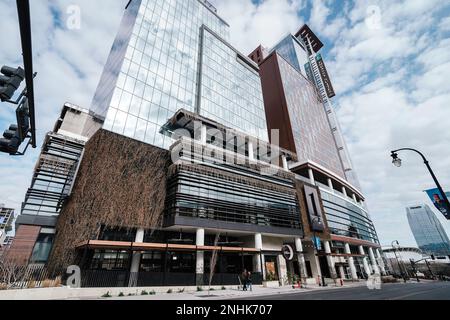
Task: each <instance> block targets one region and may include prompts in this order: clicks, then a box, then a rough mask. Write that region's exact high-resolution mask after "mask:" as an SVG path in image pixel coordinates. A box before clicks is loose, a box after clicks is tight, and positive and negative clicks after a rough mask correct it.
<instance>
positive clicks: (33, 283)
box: [27, 280, 36, 289]
mask: <svg viewBox="0 0 450 320" xmlns="http://www.w3.org/2000/svg"><path fill="white" fill-rule="evenodd" d="M27 288H28V289H32V288H36V281H34V280H31V281H30V282H28V284H27Z"/></svg>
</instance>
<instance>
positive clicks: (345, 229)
mask: <svg viewBox="0 0 450 320" xmlns="http://www.w3.org/2000/svg"><path fill="white" fill-rule="evenodd" d="M322 47H323V44H322V42H321V41H320V39H319V38H318V37H317V36H316V35H315V34H314V33H313V32H312V31H311V29H310V28H309V27H308V26H307V25H304V26H303V27H302V28H300V30H299V31H298V32H297V33H296V34H295V35H288V36H287V37H285V38H284V39H283V40H281V41H280V42H279V43H278V44H277V45H275V46H274V48H273V49H271V50H267V49H265V48H263V47H262V46H259V47H258V48H256V49H255V50H254V51H253V52H252V53H251V54H250V55H249V57H250V58H251V59H252V60H254V61H255V62H257V63H258V65H259V67H260V75H261V81H262V88H263V96H264V103H265V110H266V119H267V124H268V129H269V130H273V129H278V130H279V132H280V134H279V135H280V141H279V142H280V146H281V147H282V148H285V149H286V150H290V151H292V152H295V153H296V154H297V157H298V161H297V162H295V163H291V164H290V166H289V168H290V170H291V171H292V172H293V173H295V174H296V179H298V180H300V181H308V182H309V183H310V184H311V185H314V186H317V187H318V188H319V191H320V198H321V202H322V204H323V207H324V216H323V218H322V221H323V222H324V226H320V227H315V226H314V224H313V225H312V227H311V228H310V230H309V235H308V233H307V231H308V228H306V227H305V233H306V237H305V242H306V241H308V239H309V240H310V241H311V240H314V239H315V238H320V239H322V241H323V242H324V245H323V246H322V248H320V247H319V246H317V245H316V250H309V251H308V252H307V255H309V256H314V255H318V256H319V264H320V267H321V268H320V270H319V272H320V273H321V275H323V276H324V277H326V278H328V277H331V278H333V277H335V276H336V275H338V276H340V277H341V278H350V279H358V278H365V277H367V275H368V274H371V273H373V272H376V273H378V272H381V273H384V272H385V270H384V265H383V259H382V252H381V250H380V244H379V240H378V237H377V234H376V231H375V227H374V225H373V223H372V221H371V218H370V215H369V213H368V210H367V207H366V205H365V203H364V200H365V198H364V195H363V194H362V192H361V190H360V187H359V182H358V180H357V177H356V174H355V172H354V169H353V167H352V165H351V160H350V157H349V155H348V152H347V148H346V145H345V141H344V139H343V137H342V134H341V131H340V129H339V123H338V120H337V118H336V115H335V111H334V108H333V102H332V98H333V97H334V96H335V93H334V89H333V86H332V83H331V80H330V77H329V75H328V72H327V70H326V67H325V63H324V61H323V58H322V55H321V53H320V50H321V48H322ZM311 219H312V218H310V219H309V221H310V222H311V221H312V220H311ZM315 221H317V219H316V220H315ZM314 232H317V234H316V235H315V234H314ZM316 241H317V239H316ZM306 243H307V242H306ZM317 248H318V250H317ZM317 251H318V252H317Z"/></svg>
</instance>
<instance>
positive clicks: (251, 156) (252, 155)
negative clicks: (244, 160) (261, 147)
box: [248, 141, 255, 161]
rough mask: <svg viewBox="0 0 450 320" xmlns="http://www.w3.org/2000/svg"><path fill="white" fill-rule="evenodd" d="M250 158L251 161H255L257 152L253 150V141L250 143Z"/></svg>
mask: <svg viewBox="0 0 450 320" xmlns="http://www.w3.org/2000/svg"><path fill="white" fill-rule="evenodd" d="M248 158H249V159H250V160H251V161H255V150H254V149H253V142H252V141H249V142H248Z"/></svg>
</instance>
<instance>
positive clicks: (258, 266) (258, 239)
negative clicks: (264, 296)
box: [253, 233, 264, 273]
mask: <svg viewBox="0 0 450 320" xmlns="http://www.w3.org/2000/svg"><path fill="white" fill-rule="evenodd" d="M262 248H263V243H262V235H261V233H257V234H255V249H258V250H262ZM261 254H262V253H261ZM253 264H254V266H255V272H261V273H263V272H264V271H263V265H262V259H261V257H260V255H259V254H257V255H255V256H254V257H253Z"/></svg>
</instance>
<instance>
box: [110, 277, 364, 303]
mask: <svg viewBox="0 0 450 320" xmlns="http://www.w3.org/2000/svg"><path fill="white" fill-rule="evenodd" d="M365 285H366V282H365V281H360V282H350V283H346V284H345V285H344V286H343V287H337V286H335V285H328V286H327V287H319V286H317V285H308V287H307V288H302V289H298V288H295V289H293V288H292V286H284V287H279V288H264V287H262V286H253V291H242V290H237V289H226V290H212V291H210V293H209V294H208V290H207V289H206V288H205V289H204V291H200V292H190V293H170V294H168V293H163V294H156V295H144V296H143V295H136V296H129V297H128V296H127V297H111V298H101V299H108V300H205V299H209V300H224V299H239V298H243V297H245V298H248V297H254V298H258V297H262V296H270V295H276V294H287V293H294V292H295V293H299V292H312V291H320V290H339V289H342V288H352V287H360V286H365Z"/></svg>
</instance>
